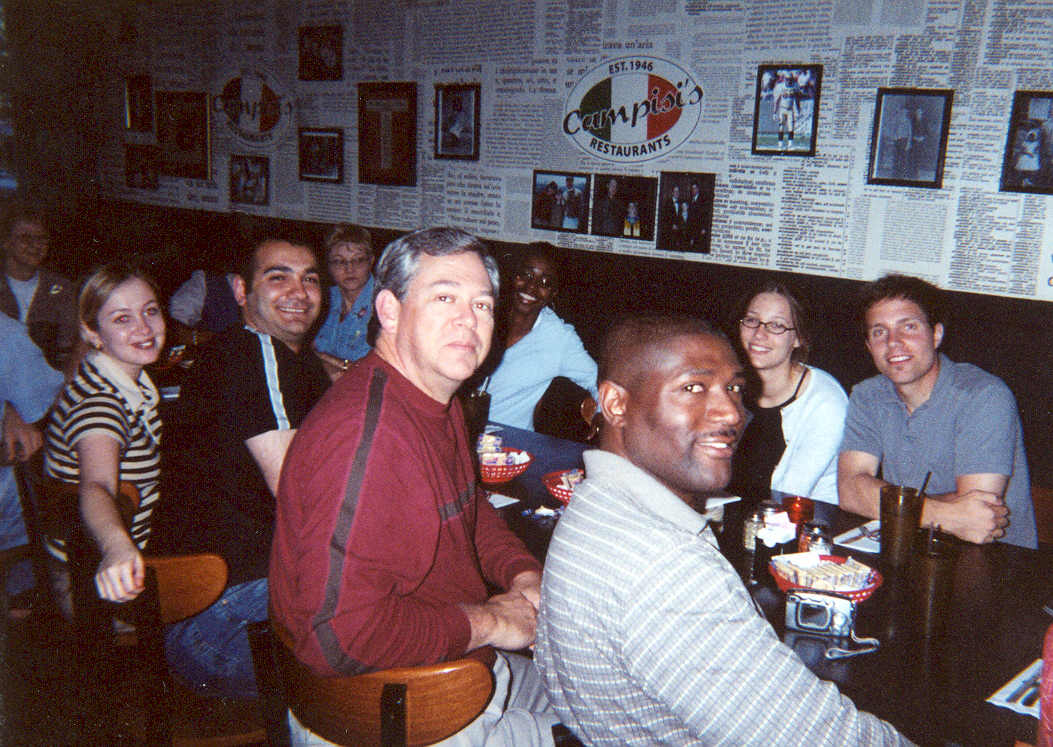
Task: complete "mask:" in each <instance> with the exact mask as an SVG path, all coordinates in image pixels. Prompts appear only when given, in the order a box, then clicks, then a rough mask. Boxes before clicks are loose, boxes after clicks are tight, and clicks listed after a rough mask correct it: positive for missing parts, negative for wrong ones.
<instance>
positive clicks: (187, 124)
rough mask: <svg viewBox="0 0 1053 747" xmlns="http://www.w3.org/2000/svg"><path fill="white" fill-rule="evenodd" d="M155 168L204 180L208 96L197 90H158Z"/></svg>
mask: <svg viewBox="0 0 1053 747" xmlns="http://www.w3.org/2000/svg"><path fill="white" fill-rule="evenodd" d="M156 105H157V147H158V149H159V154H160V158H159V163H158V171H159V173H161V174H164V175H165V176H176V177H182V178H185V179H208V178H210V177H211V172H212V129H211V120H210V116H209V115H210V110H211V107H209V97H208V94H207V93H202V92H198V91H158V92H157V95H156Z"/></svg>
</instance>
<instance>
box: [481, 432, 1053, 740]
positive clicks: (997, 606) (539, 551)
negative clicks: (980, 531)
mask: <svg viewBox="0 0 1053 747" xmlns="http://www.w3.org/2000/svg"><path fill="white" fill-rule="evenodd" d="M496 432H498V433H499V434H500V435H502V436H503V437H504V439H505V445H506V446H513V447H516V448H521V449H526V450H527V451H529V452H531V454H532V455H533V456H534V463H533V464H531V466H530V468H529V469H527V470H526V472H525V473H524V474H523V475H521V476H519V477H517V478H516V479H515V480H513V481H511V482H510V483H506V484H503V485H497V486H489V487H491V489H492V490H494V491H495V492H499V493H503V494H505V495H509V496H512V497H515V498H518V499H520V502H519V503H517V504H514V505H512V506H509V507H508V508H505V509H503V510H502V511H501V513H502V515H503V516H504V517H505V519H506V521H508V523H509V526H511V528H512V529H513V531H515V532H516V533H517V534H518V535H519V536H520V537H522V538H523V539H524V541H525V542H526V543H527V545H528V547H529V548H530V549H531V551H532V552H534V554H535V555H537V556H538V557H539V558H541V559H544V554H545V550H546V549H547V545H548V540H549V538H550V537H551V533H552V529H553V528H554V526H555V522H556V518H550V517H542V518H537V517H535V516H534V515H533V513H532V512H531V511H530V509H533V508H535V507H536V506H538V505H542V504H543V505H547V506H553V507H554V506H558V505H559V504H558V502H557V501H556V500H555V499H554V498H553V497H552V496H551V495H550V494H549V493H548V491H547V489H546V488H545V487H544V485H543V484H542V483H541V477H542V475H544V474H545V473H547V472H551V471H555V470H560V469H571V468H573V467H581V466H582V464H581V453H582V451H584V450H585V448H587V447H586V446H585V445H584V444H578V443H574V442H569V441H561V440H559V439H552V438H549V437H547V436H541V435H539V434H536V433H532V432H530V431H522V430H519V429H516V428H509V427H507V426H502V427H501V430H499V431H496ZM741 513H742V512H741V511H740V510H738V509H737V507H736V505H735V504H732V505H731V506H729V507H727V509H726V512H725V517H724V522H723V524H722V526H721V527H719V532H718V537H719V539H720V543H721V549H722V550H723V551H724V554H725V556H727V557H728V559H729V561H730V562H731V563H732V565H733V566H735V568H736V569H737V570H738V571H739V572H740V575H742V577H743V579H744V581H745V582H746V583H749V568H750V566H751V565H752V556H751V555H750V554H749V553H747V552H745V550H744V549H743V548H742V544H741V536H742V535H741V531H742V530H741V526H742V525H741ZM817 518H821V519H825V520H827V521H828V523H830V525H831V528H832V532H833V534H834V535H836V534H839V533H840V532H843V531H846V530H848V529H850V528H852V527H855V526H859V525H860V524H862V523H864V521H865V519H864V518H863V517H860V516H856V515H854V514H850V513H847V512H845V511H841V510H840V509H838V508H837V507H836V506H826V505H819V506H818V510H817ZM957 551H958V552H957V558H956V561H955V569H954V586H953V592H952V598H951V605H950V612H949V614H948V616H947V619H946V623H945V625H944V629H943V631H942V632H941V634H940V635H938V636H936V637H934V638H930V639H926V638H925V637H924V636H922V635H920V634H919V633H917V632H916V631H915V628H914V626H913V625H912V622H913V619H912V611H911V605H910V601H909V589H908V586H907V584H908V581H909V579H908V574H907V573H902V574H898V575H897V574H889V573H886V578H885V582H884V584H883V585H882V586H881V587H880V588H879V589H878V590H877V591H876V592H874V594H873V596H871V597H870V598H869V599H867V600H866V601H864V602H862V603H861V604H860V605H859V608H858V615H857V620H856V631H857V633H858V634H859V635H862V636H874V637H876V638H878V639H879V640H880V641H881V647H880V649H879V650H878V651H876V652H873V653H868V654H863V655H860V656H856V657H853V658H849V659H841V660H828V659H826V658H824V656H823V652H824V651H825V649H826V646H827V645H828V644H829V643H831V642H832V640H833V639H828V638H823V637H820V636H815V637H812V636H804V635H801V634H794V633H792V632H791V633H790V634H789V635H787V633H786V630H785V625H784V620H785V595H784V594H782V593H780V592H779V591H778V590H777V589H776V588H775V586H774V584H773V583H771V582H770V579H765V580H764V581H763V582H762V583H755V584H752V585H751V586H750V590H751V592H752V593H753V596H754V599H756V600H757V602H758V604H759V606H760V607H761V608H762V609H763V610H764V613H765V615H766V616H767V618H768V620H769V621H770V622H771V624H772V626H773V627H774V628H775V630H776V632H777V633H779V635H780V636H782V637H783V640H784V641H786V642H787V643H789V644H791V645H793V647H794V649H795V650H796V651H797V653H798V655H799V656H801V658H802V660H803V661H804V662H805V664H806V665H807V666H808V668H809V669H811V670H812V671H813V672H815V674H817V675H818V676H820V677H822V678H823V679H826V680H830V681H832V682H835V683H836V684H837V685H838V687H840V689H841V692H842V693H844V694H845V695H846V696H848V697H849V698H851V699H852V700H853V701H854V702H855V704H856V705H857V706H859V707H860V708H862V709H863V710H866V711H870V712H871V713H874V714H877V715H878V716H880V717H881V718H883V719H886V720H887V721H889V722H891V723H892V724H894V725H895V726H896V727H897V728H898V729H900V730H901V731H903V732H904V733H905V734H906V735H907V736H908V737H910V738H911V739H913V740H914V741H915V742H917V743H919V744H923V745H985V747H986V746H988V745H992V746H993V745H1012V744H1013V742H1014V741H1015V740H1022V741H1026V742H1031V743H1034V741H1035V728H1036V723H1037V722H1036V721H1035V719H1034V718H1031V717H1029V716H1024V715H1021V714H1018V713H1015V712H1014V711H1011V710H1009V709H1007V708H1001V707H998V706H994V705H991V704H990V703H987V702H985V701H986V699H987V698H988V697H989V696H990V695H991V694H992V693H994V692H995V691H996V690H997V689H999V688H1000V687H1001V686H1002V685H1004V684H1005V683H1006V682H1008V681H1009V680H1010V679H1012V678H1013V677H1014V676H1015V675H1016V674H1017V673H1018V672H1019V671H1020V670H1022V669H1024V668H1025V667H1026V666H1028V665H1029V664H1031V662H1032V661H1034V660H1035V659H1037V658H1039V657H1040V656H1041V651H1042V639H1043V636H1044V634H1045V631H1046V628H1047V627H1048V626H1049V625H1050V623H1053V618H1051V617H1050V616H1049V615H1048V614H1046V613H1045V612H1044V611H1043V605H1044V604H1045V603H1046V602H1048V601H1050V600H1053V573H1051V571H1053V553H1051V552H1050V551H1049V550H1048V549H1047V550H1037V551H1036V550H1027V549H1024V548H1020V547H1015V546H1012V545H1004V544H1001V543H995V544H991V545H983V546H980V545H971V544H967V543H960V544H959V545H958V547H957ZM835 552H836V553H837V554H850V555H853V556H854V557H856V558H857V559H858V560H860V561H861V562H863V563H866V564H867V565H871V566H878V565H879V563H878V557H877V556H876V555H870V554H867V553H861V552H851V553H846V552H845V551H844V550H843V549H842V548H837V549H836V550H835Z"/></svg>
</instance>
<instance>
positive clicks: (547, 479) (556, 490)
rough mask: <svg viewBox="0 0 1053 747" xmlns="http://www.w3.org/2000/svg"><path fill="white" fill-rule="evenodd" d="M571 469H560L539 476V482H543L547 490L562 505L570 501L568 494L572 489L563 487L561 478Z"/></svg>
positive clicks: (572, 491) (571, 493)
mask: <svg viewBox="0 0 1053 747" xmlns="http://www.w3.org/2000/svg"><path fill="white" fill-rule="evenodd" d="M573 471H574V470H572V469H561V470H557V471H556V472H549V473H548V474H547V475H545V476H544V477H542V478H541V482H543V483H545V487H546V488H548V492H550V493H552V496H553V497H554V498H555V499H556V500H557V501H559V502H560V503H562V504H563V505H564V506H566V505H567V504H568V503H570V496H571V495H573V493H574V489H573V488H565V487H563V483H562V481H561V478H562V477H563V475H565V474H567V473H568V472H573Z"/></svg>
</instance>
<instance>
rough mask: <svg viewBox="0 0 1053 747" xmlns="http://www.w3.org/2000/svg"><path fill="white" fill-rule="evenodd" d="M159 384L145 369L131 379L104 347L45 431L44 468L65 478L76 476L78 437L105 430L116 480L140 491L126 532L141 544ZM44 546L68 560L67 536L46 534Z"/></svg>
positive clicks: (153, 485)
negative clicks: (114, 450) (114, 454)
mask: <svg viewBox="0 0 1053 747" xmlns="http://www.w3.org/2000/svg"><path fill="white" fill-rule="evenodd" d="M158 401H159V397H158V394H157V389H156V388H155V387H154V384H153V382H152V381H151V380H150V377H149V376H148V375H147V374H146V372H145V371H143V372H141V373H140V374H139V378H138V380H137V381H132V379H131V378H130V377H129V376H128V374H127V373H126V372H124V371H123V370H122V369H121V368H120V367H119V366H117V364H116V363H114V361H113V360H112V359H111V358H109V357H108V356H106V355H105V354H103V353H92V354H90V355H89V356H88V357H87V358H86V359H85V360H84V362H83V363H82V364H81V366H80V369H79V370H78V371H77V375H76V376H75V377H74V378H73V380H72V381H70V382H69V383H68V384H67V385H66V388H65V389H64V390H63V392H62V396H61V397H60V398H59V401H58V402H57V403H56V405H55V409H54V410H53V411H52V413H51V417H50V419H49V420H48V426H47V431H46V433H45V452H44V471H45V473H46V474H47V475H48V476H49V477H54V478H57V479H59V480H62V481H63V482H72V483H76V482H79V481H80V464H79V461H78V457H77V452H76V451H75V450H74V449H75V448H76V445H77V442H78V441H79V440H80V439H82V438H84V437H85V436H88V435H99V434H101V435H105V436H109V437H110V438H112V439H114V440H115V441H116V442H117V444H118V446H119V449H120V451H119V454H120V462H119V464H118V475H117V479H118V481H127V482H130V483H132V484H133V485H134V486H135V487H136V489H137V490H138V491H139V496H140V502H139V509H138V511H137V512H136V513H135V515H134V517H133V518H132V526H131V528H130V531H129V533H130V534H131V537H132V541H133V542H135V544H136V546H137V547H138V548H139V549H145V547H146V543H147V540H148V539H149V536H150V516H151V514H152V513H153V510H154V506H155V504H156V503H157V499H158V498H159V496H160V492H159V490H158V478H159V477H160V463H161V451H160V441H161V418H160V416H159V415H158V413H157V403H158ZM46 543H47V549H48V552H50V553H51V555H53V556H54V557H55V558H57V559H58V560H62V561H65V560H66V550H65V542H64V541H63V538H60V537H47V538H46Z"/></svg>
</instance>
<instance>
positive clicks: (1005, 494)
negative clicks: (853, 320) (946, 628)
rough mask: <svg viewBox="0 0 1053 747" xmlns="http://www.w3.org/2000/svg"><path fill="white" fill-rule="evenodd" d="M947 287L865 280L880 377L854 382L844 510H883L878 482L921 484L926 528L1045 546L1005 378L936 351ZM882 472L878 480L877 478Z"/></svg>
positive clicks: (869, 333) (871, 344) (898, 278)
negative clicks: (943, 289)
mask: <svg viewBox="0 0 1053 747" xmlns="http://www.w3.org/2000/svg"><path fill="white" fill-rule="evenodd" d="M939 294H940V291H939V290H938V289H937V288H935V287H934V286H932V285H929V284H928V283H926V282H925V281H923V280H919V279H917V278H911V277H905V276H903V275H887V276H886V277H884V278H882V279H881V280H878V281H876V282H874V283H871V284H869V285H868V286H866V288H865V289H864V292H863V297H862V303H861V308H860V312H861V313H860V318H861V320H862V323H863V325H862V326H863V335H864V339H865V340H866V346H867V350H869V351H870V356H871V357H872V358H873V359H874V365H875V366H877V369H878V371H880V373H879V374H878V375H877V376H874V377H872V378H869V379H867V380H866V381H863V382H861V383H859V384H857V385H856V386H855V387H854V388H853V389H852V396H851V398H850V399H849V402H848V416H847V418H846V420H845V435H844V440H843V441H842V443H841V455H840V457H839V459H838V465H837V483H838V485H837V487H838V497H839V499H840V503H841V508H843V509H845V510H846V511H853V512H855V513H857V514H862V515H864V516H870V517H877V516H878V515H879V512H880V493H881V486H882V485H888V484H893V485H906V486H910V487H915V488H920V487H921V484H922V483H923V482H924V480H925V475H926V474H927V473H929V472H931V473H932V477H931V478H930V479H929V483H928V488H927V489H926V493H927V494H928V497H927V498H926V500H925V508H924V511H923V513H922V517H921V520H922V524H924V525H929V526H936V525H939V526H940V527H941V528H942V529H943V530H944V531H945V532H950V533H951V534H954V535H956V536H957V537H960V538H962V539H964V540H968V541H969V542H991V541H992V540H995V539H998V538H999V537H1003V535H1004V537H1003V539H1004V541H1005V542H1009V543H1012V544H1014V545H1022V546H1023V547H1030V548H1035V547H1037V546H1038V534H1037V531H1036V528H1035V513H1034V506H1033V505H1032V503H1031V485H1030V482H1029V480H1028V474H1027V457H1026V455H1025V453H1024V436H1023V429H1022V428H1021V426H1020V416H1019V415H1018V414H1017V408H1016V400H1014V399H1013V394H1012V392H1010V391H1009V388H1008V387H1007V386H1006V385H1005V384H1004V383H1003V382H1002V380H1001V379H999V378H997V377H995V376H992V375H991V374H989V373H987V372H986V371H982V370H981V369H979V368H977V367H976V366H973V365H970V364H968V363H955V362H954V361H952V360H951V359H949V358H948V357H947V356H945V355H943V354H942V353H938V352H937V350H938V348H939V347H940V343H941V342H942V341H943V332H944V327H943V323H942V322H941V320H940V297H939ZM879 470H880V475H881V477H878V476H877V475H878V474H879Z"/></svg>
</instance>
